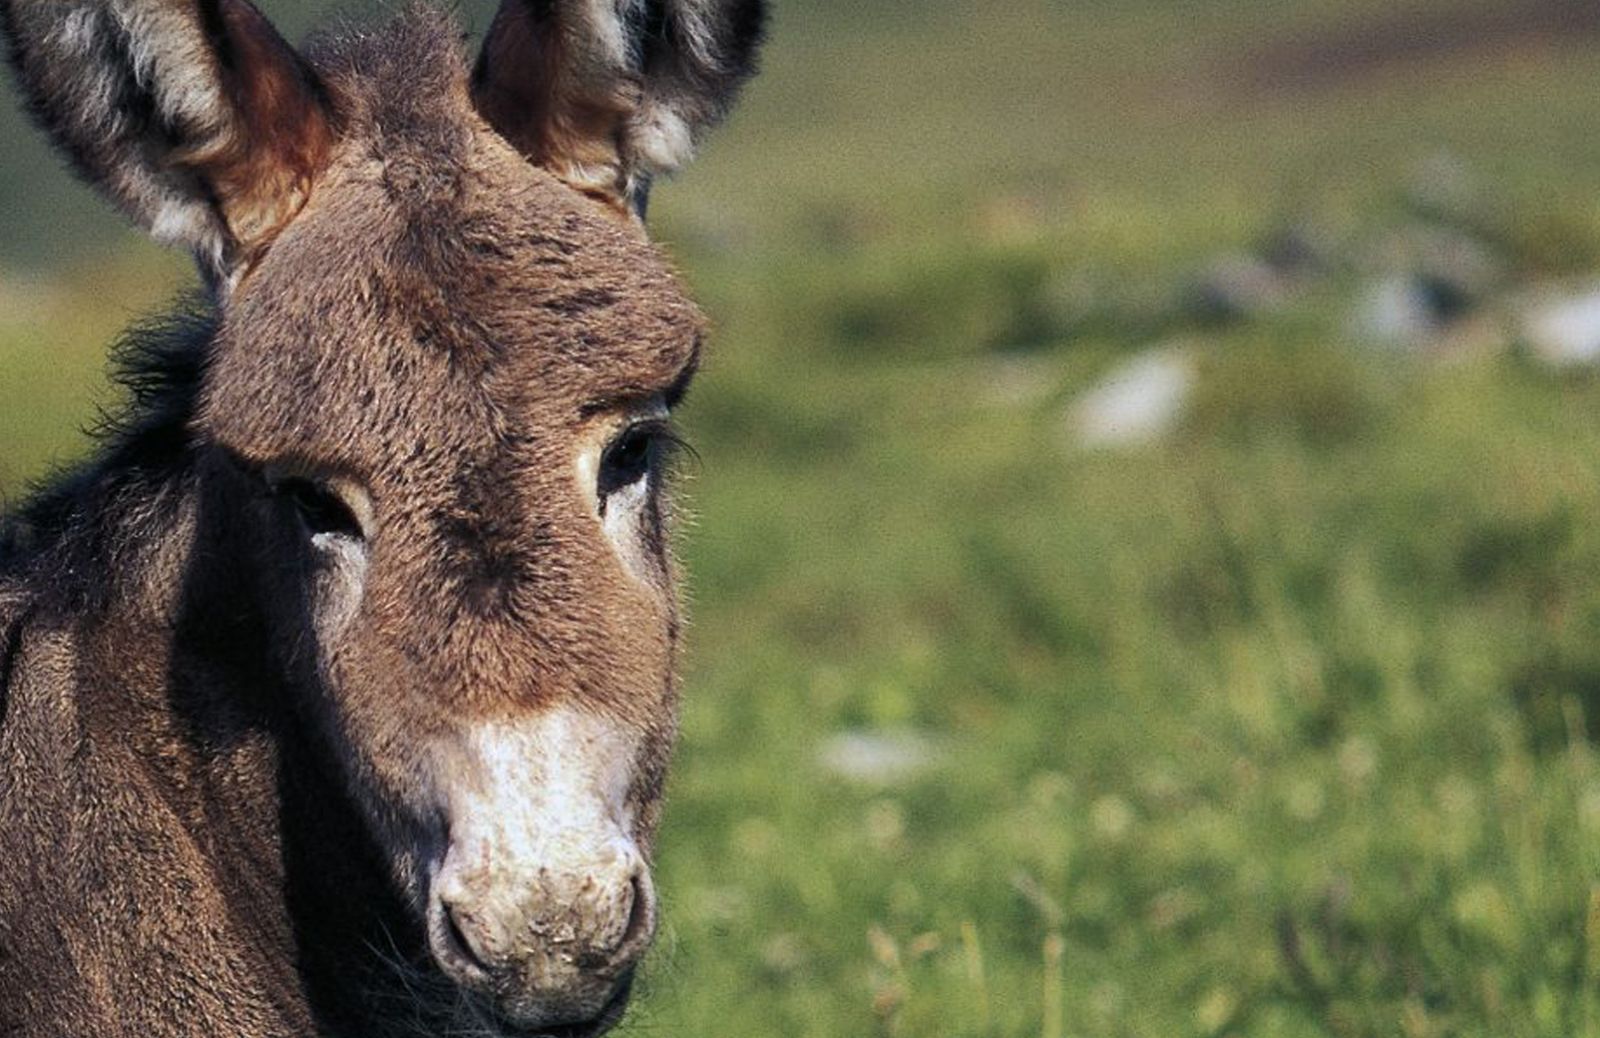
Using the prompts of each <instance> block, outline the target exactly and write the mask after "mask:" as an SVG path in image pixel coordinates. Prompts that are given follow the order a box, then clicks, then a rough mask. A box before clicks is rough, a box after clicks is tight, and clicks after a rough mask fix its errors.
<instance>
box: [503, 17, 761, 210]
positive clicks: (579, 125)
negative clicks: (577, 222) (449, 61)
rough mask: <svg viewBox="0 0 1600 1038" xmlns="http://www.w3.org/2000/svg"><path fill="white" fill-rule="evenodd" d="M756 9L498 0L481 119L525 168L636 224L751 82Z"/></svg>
mask: <svg viewBox="0 0 1600 1038" xmlns="http://www.w3.org/2000/svg"><path fill="white" fill-rule="evenodd" d="M764 26H765V5H764V4H763V3H762V0H622V2H620V3H619V2H617V0H503V2H502V3H501V5H500V9H499V11H498V12H497V13H496V15H495V19H494V23H493V24H492V25H491V27H490V29H489V34H488V36H487V37H486V38H485V40H484V46H483V51H482V53H481V54H480V56H479V59H478V64H477V67H476V70H475V72H474V75H473V97H474V101H475V102H476V104H477V107H478V111H479V112H480V114H482V115H483V117H484V118H485V120H487V121H488V122H489V124H490V125H491V126H493V127H494V128H495V129H496V130H497V131H499V133H500V134H501V135H502V136H504V137H505V138H506V140H507V141H509V142H510V143H511V144H512V145H513V146H515V147H516V148H517V149H518V150H519V151H520V152H521V153H522V154H523V155H524V156H525V157H527V158H528V159H529V161H531V162H534V163H536V164H538V165H541V166H544V167H546V168H547V169H549V170H551V171H552V172H554V173H555V174H556V175H557V176H559V177H561V178H562V179H563V180H565V181H567V182H568V183H569V184H571V185H572V186H573V187H575V188H577V189H578V190H580V191H584V192H586V193H588V194H592V195H596V196H598V197H600V198H602V199H604V200H606V201H609V202H611V203H612V204H614V205H617V206H619V207H622V208H625V209H627V210H629V211H631V212H633V213H634V214H635V215H637V216H640V217H642V216H643V215H644V210H645V206H646V203H647V201H648V196H649V190H650V185H651V183H652V182H653V181H654V180H655V179H656V178H657V177H658V176H661V175H665V174H669V173H672V172H674V171H675V170H677V169H678V168H679V167H681V166H682V165H683V164H684V163H686V162H687V161H688V160H689V159H690V157H691V156H692V154H693V152H694V149H695V146H696V145H697V144H698V142H699V140H700V139H701V137H702V136H703V134H704V133H705V132H706V131H707V130H708V129H710V128H711V127H712V126H714V125H716V123H718V122H719V121H721V119H722V118H723V117H724V116H725V115H726V114H727V111H728V109H729V108H730V107H731V106H732V104H733V101H734V99H735V97H736V95H737V94H738V90H739V87H740V86H742V85H743V83H744V81H745V80H746V79H748V78H749V77H750V76H751V75H752V74H754V72H755V67H756V53H757V50H758V48H759V45H760V43H761V40H762V36H763V33H764Z"/></svg>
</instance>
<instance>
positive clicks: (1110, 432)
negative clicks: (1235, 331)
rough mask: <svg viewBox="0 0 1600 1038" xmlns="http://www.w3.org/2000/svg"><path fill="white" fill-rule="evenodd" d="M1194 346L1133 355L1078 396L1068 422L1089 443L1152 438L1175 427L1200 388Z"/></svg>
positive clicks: (1115, 444) (1082, 443)
mask: <svg viewBox="0 0 1600 1038" xmlns="http://www.w3.org/2000/svg"><path fill="white" fill-rule="evenodd" d="M1194 383H1195V364H1194V358H1193V357H1192V356H1191V354H1190V351H1189V350H1187V349H1184V348H1183V347H1178V346H1164V347H1159V348H1156V349H1153V350H1147V351H1145V352H1144V353H1141V354H1139V355H1138V356H1136V357H1134V358H1132V359H1131V360H1129V361H1127V362H1126V363H1124V364H1122V365H1121V366H1119V367H1118V368H1116V369H1115V370H1113V371H1112V372H1111V373H1110V374H1109V375H1107V376H1106V377H1105V378H1104V379H1102V380H1101V381H1100V382H1099V383H1098V384H1096V385H1095V386H1094V387H1093V388H1091V389H1089V390H1088V391H1087V392H1085V393H1084V394H1083V395H1082V396H1080V397H1078V398H1077V399H1076V400H1074V401H1073V402H1072V403H1071V405H1069V406H1068V408H1067V426H1068V431H1069V433H1070V434H1071V436H1072V438H1073V440H1074V441H1075V442H1076V443H1077V444H1078V445H1080V446H1083V447H1120V446H1126V445H1131V444H1139V443H1149V442H1152V441H1154V440H1157V439H1160V438H1161V437H1162V436H1163V435H1164V434H1166V433H1167V432H1170V431H1171V430H1172V428H1173V426H1175V425H1176V424H1177V422H1178V418H1179V417H1180V416H1181V415H1182V413H1183V407H1184V404H1185V403H1186V402H1187V401H1188V399H1189V395H1190V393H1191V392H1192V391H1193V389H1194Z"/></svg>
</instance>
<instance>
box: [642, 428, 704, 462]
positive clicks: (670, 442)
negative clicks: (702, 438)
mask: <svg viewBox="0 0 1600 1038" xmlns="http://www.w3.org/2000/svg"><path fill="white" fill-rule="evenodd" d="M633 431H635V432H644V433H648V434H649V435H650V437H651V439H653V440H654V441H655V444H656V449H657V450H658V451H660V458H661V464H662V466H663V467H671V468H675V467H677V466H678V465H681V464H683V462H684V459H688V460H689V461H690V462H692V463H693V465H694V467H695V468H696V469H698V468H699V467H700V466H701V464H702V463H701V460H700V452H699V451H697V450H695V449H694V444H692V443H690V442H689V441H688V440H687V439H685V438H684V436H683V434H682V433H680V432H678V430H677V429H675V428H674V427H673V425H672V423H671V422H669V421H667V420H666V419H664V418H657V419H651V420H649V421H644V422H640V423H639V424H638V425H637V426H635V427H634V430H633Z"/></svg>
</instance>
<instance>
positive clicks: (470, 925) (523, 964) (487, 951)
mask: <svg viewBox="0 0 1600 1038" xmlns="http://www.w3.org/2000/svg"><path fill="white" fill-rule="evenodd" d="M458 850H459V853H458ZM494 861H495V858H494V856H493V852H492V851H485V850H482V849H479V850H476V851H474V850H471V849H457V848H453V849H452V851H451V853H450V854H449V855H448V856H447V857H446V859H445V863H444V866H443V868H442V869H441V870H440V872H439V874H438V876H437V878H436V880H435V884H434V891H433V895H432V896H431V898H430V904H429V912H428V937H429V943H430V945H431V947H432V950H433V954H434V957H435V958H436V959H437V960H438V962H439V965H440V966H441V967H442V968H443V969H444V970H445V972H446V973H447V974H448V975H450V976H451V977H452V979H454V980H455V981H456V982H457V983H460V984H462V985H463V986H465V987H467V988H469V989H471V990H475V991H478V992H479V993H481V994H484V995H487V996H489V997H490V998H491V999H492V1000H493V1002H494V1005H495V1008H496V1010H497V1011H498V1012H499V1013H500V1014H502V1015H504V1016H505V1017H507V1018H508V1019H509V1020H511V1021H512V1022H514V1023H516V1024H518V1025H519V1026H523V1027H547V1026H558V1025H568V1024H582V1023H588V1022H590V1021H597V1020H599V1019H600V1018H602V1017H604V1016H606V1015H607V1011H608V1010H609V1009H612V1008H614V1007H613V1003H614V1002H615V1001H616V1000H617V997H618V995H619V994H621V993H622V992H623V991H624V989H625V988H626V986H627V983H628V981H629V980H630V979H631V977H632V974H633V969H634V967H635V966H636V965H637V964H638V961H639V959H640V958H641V957H642V956H643V954H644V952H645V949H646V948H648V947H649V944H650V939H651V938H652V937H653V936H654V934H655V927H656V898H655V888H654V885H653V884H652V882H651V879H650V872H649V869H648V868H647V867H646V866H645V863H644V861H643V859H642V857H641V856H640V854H639V852H638V851H637V850H636V849H634V848H633V846H632V844H631V842H628V841H626V840H625V839H622V838H619V839H616V840H614V841H613V842H612V843H611V844H610V845H609V846H607V847H604V848H602V849H601V850H600V851H599V852H598V853H596V854H594V855H593V857H592V858H591V859H590V860H589V861H588V862H587V863H586V864H585V865H584V866H582V867H576V868H562V867H561V866H560V865H559V864H550V865H542V866H539V867H537V868H536V869H533V870H530V871H528V872H526V873H525V874H523V875H522V876H521V877H520V879H519V878H514V877H508V876H505V875H497V874H496V870H495V868H494V864H493V863H494ZM615 1008H618V1009H620V1006H618V1007H615ZM608 1022H609V1021H608Z"/></svg>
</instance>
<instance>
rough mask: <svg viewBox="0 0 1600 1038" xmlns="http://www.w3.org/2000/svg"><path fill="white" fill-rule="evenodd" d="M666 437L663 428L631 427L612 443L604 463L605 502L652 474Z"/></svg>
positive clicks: (602, 495) (651, 425)
mask: <svg viewBox="0 0 1600 1038" xmlns="http://www.w3.org/2000/svg"><path fill="white" fill-rule="evenodd" d="M662 437H663V429H662V427H661V426H660V425H659V424H657V423H655V422H642V423H640V424H638V425H634V426H630V427H629V428H627V429H626V430H624V431H623V433H622V435H621V436H618V437H617V438H616V439H615V440H613V441H612V443H611V446H609V447H607V448H606V453H605V455H604V456H603V457H602V458H601V459H600V486H599V492H600V499H601V500H602V501H604V500H605V499H606V498H607V497H609V496H610V495H611V494H614V493H616V492H617V491H618V490H621V489H622V488H623V487H630V486H632V485H633V484H635V483H637V482H639V481H640V480H641V479H644V478H645V477H646V476H647V475H649V474H650V469H651V468H652V467H653V466H654V465H655V461H656V454H657V453H658V451H657V447H658V444H659V443H660V442H661V440H662Z"/></svg>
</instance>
